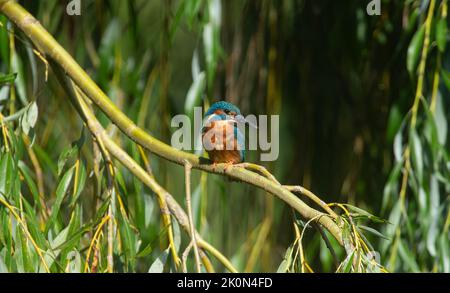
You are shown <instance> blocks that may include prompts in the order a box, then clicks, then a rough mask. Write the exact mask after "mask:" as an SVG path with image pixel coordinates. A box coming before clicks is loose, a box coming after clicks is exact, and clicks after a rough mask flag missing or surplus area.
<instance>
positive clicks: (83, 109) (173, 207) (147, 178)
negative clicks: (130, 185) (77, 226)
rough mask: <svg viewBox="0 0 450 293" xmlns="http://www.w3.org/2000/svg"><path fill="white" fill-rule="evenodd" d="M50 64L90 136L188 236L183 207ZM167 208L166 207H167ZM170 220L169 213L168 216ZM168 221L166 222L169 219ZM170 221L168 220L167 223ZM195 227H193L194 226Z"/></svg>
mask: <svg viewBox="0 0 450 293" xmlns="http://www.w3.org/2000/svg"><path fill="white" fill-rule="evenodd" d="M51 64H52V68H53V70H54V71H55V73H56V76H57V78H58V79H59V81H60V83H61V85H62V86H63V88H64V90H65V91H66V93H67V94H68V96H69V98H70V101H71V102H72V104H73V105H74V107H75V108H76V110H77V112H78V113H79V114H80V116H81V118H82V119H83V121H84V122H85V123H86V125H87V126H88V128H89V130H90V131H91V132H92V134H93V136H95V137H99V138H100V139H101V141H102V142H103V145H104V147H105V148H106V150H107V151H108V152H109V153H110V154H111V155H112V156H113V157H114V158H116V159H117V160H118V161H119V162H120V163H121V164H123V165H124V166H125V167H126V168H127V169H128V170H129V171H130V172H131V173H132V174H133V175H134V176H136V177H137V178H138V179H139V180H141V181H142V182H143V183H144V184H145V185H146V186H147V187H149V188H150V189H151V190H153V192H154V193H155V194H156V195H157V197H161V200H160V202H162V203H164V205H163V206H162V208H161V213H162V214H163V216H166V215H168V214H169V212H170V214H172V215H173V216H174V217H175V219H176V220H177V222H178V223H179V224H180V226H181V227H182V228H183V230H184V231H186V233H187V234H188V235H189V236H191V237H192V235H191V230H190V226H189V219H188V216H187V215H186V213H185V212H184V210H183V209H182V208H181V206H180V205H179V204H178V202H177V201H176V200H175V199H174V198H173V196H172V195H171V194H170V193H168V192H167V191H166V190H165V189H164V188H163V187H161V186H160V185H159V184H158V182H156V180H155V179H154V177H153V176H151V175H150V174H149V173H147V172H146V171H145V170H144V169H143V168H142V167H141V166H139V164H138V163H136V162H135V161H134V160H133V159H132V158H131V157H130V156H129V155H128V154H127V153H126V152H125V151H124V150H122V149H121V148H120V147H119V146H118V145H117V144H116V143H115V142H114V141H113V140H112V139H111V138H110V137H109V136H108V135H107V133H106V130H105V129H104V128H103V127H102V126H101V124H100V122H99V121H98V120H97V119H96V117H95V116H94V113H93V112H92V111H91V109H90V108H89V107H88V105H87V104H86V102H85V101H84V100H83V98H82V97H81V98H80V99H79V98H78V97H77V93H76V88H74V85H73V83H72V82H71V81H70V80H69V78H67V77H66V76H65V75H64V73H63V72H62V70H61V69H60V68H59V67H58V64H54V63H53V62H51ZM167 208H168V209H169V210H167ZM169 221H170V217H169ZM169 224H170V222H169ZM170 225H171V224H170ZM194 231H195V230H194ZM194 233H195V236H196V240H197V244H198V245H199V247H200V248H203V249H204V250H206V251H208V252H209V253H211V254H212V255H213V256H214V257H216V258H217V259H218V260H219V261H220V262H221V263H222V264H223V265H224V266H225V267H226V268H227V269H228V270H229V271H230V272H233V273H237V270H236V269H235V268H234V267H233V265H232V264H231V262H230V261H229V260H228V259H227V258H226V257H225V256H224V255H222V254H221V253H220V252H219V251H218V250H217V249H215V248H214V247H213V246H212V245H211V244H209V243H208V242H206V241H204V240H203V239H202V238H201V236H200V234H199V233H198V232H197V231H195V232H194ZM200 255H201V258H202V262H203V264H204V265H205V268H207V270H208V271H213V269H212V267H211V262H210V261H209V259H208V257H207V256H206V254H205V253H204V252H203V250H200Z"/></svg>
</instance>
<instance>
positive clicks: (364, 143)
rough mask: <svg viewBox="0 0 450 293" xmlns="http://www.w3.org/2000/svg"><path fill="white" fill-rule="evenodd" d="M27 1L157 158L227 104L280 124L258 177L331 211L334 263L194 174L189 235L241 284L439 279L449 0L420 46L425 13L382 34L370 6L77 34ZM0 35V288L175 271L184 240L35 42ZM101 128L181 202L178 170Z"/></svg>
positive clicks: (207, 8) (271, 203)
mask: <svg viewBox="0 0 450 293" xmlns="http://www.w3.org/2000/svg"><path fill="white" fill-rule="evenodd" d="M19 2H21V4H22V5H24V7H25V8H26V9H27V10H28V11H30V12H31V13H32V14H33V15H35V16H36V18H37V19H38V20H39V21H40V23H41V24H42V25H43V26H44V27H45V28H46V29H47V30H48V31H49V32H50V33H51V34H52V35H53V36H54V37H55V38H56V40H57V41H58V42H59V43H60V44H61V45H63V47H64V48H66V49H67V50H68V51H69V52H70V54H71V55H72V56H74V58H75V59H76V60H77V62H78V63H79V64H80V65H81V66H82V67H83V68H84V69H85V70H86V71H87V72H88V73H89V74H90V75H91V76H92V78H93V79H94V80H95V82H96V83H97V84H98V85H99V86H100V87H101V88H102V89H103V90H104V91H105V92H106V93H107V94H108V96H109V97H111V99H112V100H113V101H114V103H115V104H117V105H118V106H119V108H120V109H121V110H122V111H123V112H124V113H126V114H127V115H128V116H129V117H130V118H131V119H132V120H134V121H137V123H138V124H139V126H141V127H143V128H144V129H146V130H147V131H148V132H149V133H151V134H152V135H153V136H155V137H157V138H159V139H161V140H163V141H165V142H170V134H171V132H172V131H174V130H175V129H173V128H171V127H170V118H171V117H172V116H174V115H176V114H180V113H184V114H188V115H192V109H193V107H194V106H204V107H207V106H208V105H209V104H211V103H212V102H214V101H216V100H218V99H222V98H226V99H227V100H229V101H231V102H233V103H236V104H238V105H239V106H240V108H241V110H242V111H243V113H245V114H250V113H253V114H279V115H280V122H281V128H280V147H281V150H280V157H279V159H278V160H277V161H276V162H270V163H264V164H265V165H266V167H267V168H268V169H269V170H270V171H271V172H273V173H274V174H275V175H276V177H277V179H278V180H279V181H280V182H286V183H289V184H302V185H304V186H306V187H307V188H308V189H310V190H313V191H315V192H316V191H317V194H320V195H321V199H322V200H323V201H325V202H330V203H334V204H332V205H331V207H332V208H333V210H334V212H336V213H338V214H339V216H338V219H337V222H338V224H339V225H340V227H342V229H343V234H344V235H343V236H344V247H341V246H340V245H339V244H338V243H337V241H336V240H335V239H334V238H333V237H332V236H331V235H330V234H329V233H328V232H326V231H320V230H317V229H319V228H317V227H316V226H315V225H314V224H313V223H312V222H306V223H305V222H303V221H302V220H301V219H299V218H298V215H296V214H295V213H293V212H291V210H290V209H289V208H288V207H287V206H286V205H284V204H283V203H282V202H280V201H278V200H276V199H273V198H272V197H270V196H266V195H265V193H264V192H263V191H260V190H256V189H255V188H252V187H250V186H247V185H245V184H241V183H239V182H228V181H227V179H226V178H224V177H219V176H216V175H209V174H206V173H203V172H202V173H200V172H193V174H192V177H193V178H192V197H193V203H192V205H193V215H194V222H195V225H196V228H197V230H198V231H199V233H200V234H201V235H202V237H203V238H204V239H205V240H208V242H210V243H212V244H213V245H214V246H215V247H216V248H217V249H218V250H219V251H221V252H222V253H223V254H224V255H225V256H226V257H227V258H228V259H230V260H231V262H232V263H233V265H234V266H235V267H236V268H237V269H238V270H239V271H244V270H249V271H256V272H259V271H278V272H311V271H329V272H343V273H347V272H385V271H390V272H450V255H449V251H450V243H449V233H450V232H449V226H450V210H449V194H450V154H449V149H450V147H449V146H450V140H449V135H448V133H449V129H448V128H449V122H448V121H449V117H450V100H449V97H450V94H449V93H450V68H449V64H450V63H449V62H450V55H449V50H448V45H447V42H448V39H449V33H448V17H447V2H448V1H446V0H435V1H434V3H435V6H434V9H433V11H432V13H431V15H432V20H431V21H430V22H429V30H430V31H429V38H430V39H429V42H428V43H426V42H425V40H426V38H427V33H426V31H427V23H426V20H427V17H428V11H429V9H430V7H431V6H430V3H432V2H433V0H430V1H420V0H412V1H394V0H388V1H383V5H382V16H380V17H378V16H368V15H366V14H365V6H364V4H363V3H362V2H361V1H348V3H347V4H345V5H344V4H342V3H340V2H339V1H308V0H286V1H273V0H263V1H221V0H192V1H146V0H142V1H120V0H115V1H83V8H82V15H81V16H77V17H73V16H68V15H66V14H65V6H64V5H62V4H61V3H60V1H57V0H48V1H19ZM338 2H339V3H338ZM388 8H389V9H388ZM0 23H1V25H0V113H1V115H0V128H1V129H0V272H46V271H50V272H108V271H114V272H174V271H180V268H177V267H176V265H175V263H174V260H173V258H172V256H171V250H170V247H169V246H168V241H167V239H168V235H169V231H170V229H172V231H173V234H174V235H173V237H174V242H175V247H176V250H177V251H178V253H179V255H180V256H181V254H182V252H183V250H184V249H185V248H186V246H187V245H188V244H189V241H190V239H189V237H188V236H187V235H186V233H182V231H180V226H179V225H178V224H177V223H176V222H175V220H174V219H173V217H172V226H171V227H170V229H169V227H167V226H165V225H164V222H163V220H162V219H161V212H160V209H159V205H158V200H157V197H156V195H155V194H154V192H152V191H151V190H150V189H149V188H147V187H146V186H145V185H144V184H143V183H142V182H141V181H140V180H139V179H137V178H136V177H135V176H133V175H132V174H131V173H130V172H129V171H128V170H127V169H125V168H124V167H122V166H121V165H120V164H119V163H118V162H117V161H115V160H113V161H111V162H109V161H108V160H106V159H105V156H104V154H103V152H104V150H103V149H102V147H101V146H99V145H98V144H97V142H96V140H94V139H93V138H92V136H91V135H90V133H89V132H88V130H87V129H85V127H86V126H84V125H83V124H82V123H81V119H80V117H79V116H78V114H77V112H76V111H75V110H74V108H73V107H72V105H70V103H69V102H68V99H67V95H66V93H65V92H64V90H63V89H62V88H61V87H60V85H59V84H58V82H57V79H56V78H55V76H54V74H53V72H51V71H49V67H48V64H46V62H44V61H43V60H45V59H44V56H41V55H39V54H38V53H37V51H33V47H32V44H31V43H30V42H29V40H28V39H27V36H25V35H24V34H23V33H21V32H20V31H19V29H17V28H14V27H13V25H12V24H11V23H10V22H8V20H7V19H6V17H5V16H3V15H1V14H0ZM425 47H426V48H427V53H426V56H423V52H424V48H425ZM421 62H425V64H424V69H425V70H424V73H423V76H421V73H420V71H419V70H418V69H420V66H421ZM47 75H48V78H47ZM419 81H420V82H419ZM419 83H421V84H422V85H421V86H420V88H419V90H418V86H419ZM416 92H417V93H418V94H416ZM415 96H416V97H415ZM416 99H417V101H418V103H417V107H413V105H414V103H415V100H416ZM94 110H95V111H96V115H97V117H98V118H99V120H100V121H101V123H102V125H103V126H104V127H105V128H106V129H107V131H108V134H109V135H110V136H111V137H112V138H113V139H114V140H115V141H116V142H117V144H118V145H120V146H121V147H122V148H123V149H124V150H125V151H126V152H127V153H128V154H130V156H131V157H133V159H134V160H136V161H137V162H138V163H140V164H141V165H142V166H146V165H147V164H148V166H149V168H150V169H151V171H152V174H153V175H154V177H155V179H156V180H157V181H158V182H159V183H160V185H161V186H163V187H164V188H165V189H167V191H168V192H170V193H171V194H172V195H174V197H175V199H176V200H177V201H178V202H179V203H184V192H185V191H184V186H183V184H182V182H184V174H183V172H182V170H181V169H182V168H180V167H177V166H174V165H173V164H171V163H168V162H166V161H164V160H162V159H160V158H158V157H156V156H153V155H149V157H148V158H145V159H146V160H147V159H148V162H147V161H146V160H144V158H143V157H142V155H141V154H140V152H139V150H138V149H137V147H136V145H135V144H134V143H133V142H131V141H129V140H128V139H126V138H124V136H121V135H119V131H118V130H117V128H116V127H115V126H114V125H112V124H111V123H110V121H109V120H108V119H107V117H106V116H105V115H104V114H103V113H101V112H100V111H97V109H94ZM413 117H415V118H414V120H415V122H412V121H413ZM80 133H81V135H80ZM406 153H409V154H408V155H406ZM258 155H259V153H258V152H256V151H254V152H253V151H251V152H249V161H251V162H256V163H261V162H258V158H259V156H258ZM405 174H407V175H405ZM405 176H406V177H405ZM302 199H305V198H303V197H302ZM305 200H306V201H307V199H305ZM337 202H344V203H345V204H337ZM307 203H308V204H311V206H314V207H316V206H315V204H314V203H313V202H312V201H310V202H309V201H307ZM182 207H183V208H184V204H182ZM375 215H381V217H378V216H375ZM384 219H386V220H384ZM320 232H322V233H320ZM324 239H327V241H328V242H326V241H325V240H324ZM373 252H377V253H379V254H377V253H375V254H374V253H373ZM209 257H210V258H211V261H212V264H213V266H214V268H215V270H216V271H225V270H226V269H225V268H224V267H223V265H222V264H221V263H220V262H219V261H218V260H216V259H214V258H213V257H212V256H211V255H209ZM187 268H188V271H194V268H195V266H194V258H193V255H192V253H191V254H190V256H189V258H188V262H187Z"/></svg>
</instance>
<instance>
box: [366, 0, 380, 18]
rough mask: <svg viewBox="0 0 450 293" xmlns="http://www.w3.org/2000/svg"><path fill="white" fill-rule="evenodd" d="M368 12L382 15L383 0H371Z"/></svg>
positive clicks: (367, 8)
mask: <svg viewBox="0 0 450 293" xmlns="http://www.w3.org/2000/svg"><path fill="white" fill-rule="evenodd" d="M366 12H367V14H368V15H370V16H372V15H381V0H371V1H370V2H369V4H367V7H366Z"/></svg>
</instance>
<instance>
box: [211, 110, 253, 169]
mask: <svg viewBox="0 0 450 293" xmlns="http://www.w3.org/2000/svg"><path fill="white" fill-rule="evenodd" d="M203 121H204V122H203V128H202V142H203V147H204V148H205V150H206V151H207V153H208V155H209V158H210V159H211V161H212V162H213V164H218V163H226V164H239V163H242V162H244V161H245V137H244V135H243V134H242V132H241V130H240V128H239V126H244V125H245V124H246V123H247V124H249V125H250V126H251V127H255V128H257V127H256V125H253V124H252V123H250V122H248V121H246V120H245V118H244V117H243V116H242V114H241V111H240V110H239V108H238V107H236V106H235V105H233V104H231V103H228V102H225V101H220V102H216V103H214V104H213V105H212V106H211V107H210V108H209V109H208V111H206V113H205V115H204V120H203Z"/></svg>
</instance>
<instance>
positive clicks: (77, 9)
mask: <svg viewBox="0 0 450 293" xmlns="http://www.w3.org/2000/svg"><path fill="white" fill-rule="evenodd" d="M66 13H67V14H68V15H71V16H72V15H81V0H71V1H70V2H69V3H68V4H67V6H66Z"/></svg>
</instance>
